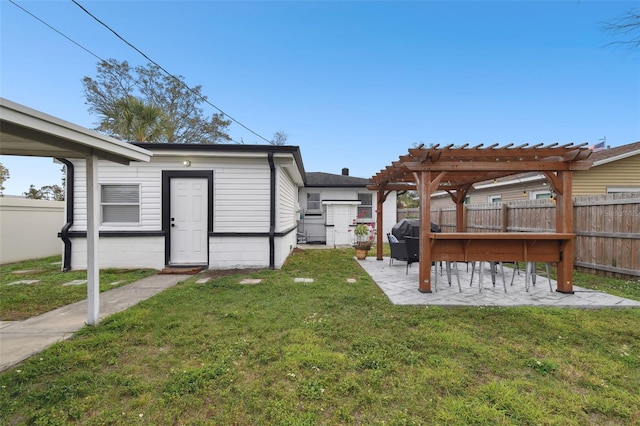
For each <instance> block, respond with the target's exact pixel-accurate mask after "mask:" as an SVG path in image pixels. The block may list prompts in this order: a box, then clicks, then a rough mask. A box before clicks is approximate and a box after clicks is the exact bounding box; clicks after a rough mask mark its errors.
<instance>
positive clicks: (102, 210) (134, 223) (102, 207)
mask: <svg viewBox="0 0 640 426" xmlns="http://www.w3.org/2000/svg"><path fill="white" fill-rule="evenodd" d="M117 186H120V187H129V188H130V189H133V188H136V190H137V192H138V200H137V201H136V202H133V201H131V200H125V201H122V202H118V201H109V202H105V201H104V190H105V188H108V187H117ZM110 206H125V207H126V206H129V207H130V206H135V207H136V208H137V216H138V217H137V220H136V221H132V220H129V221H124V220H123V221H112V222H106V221H105V219H104V218H105V216H106V214H105V208H106V209H108V208H109V207H110ZM100 223H101V224H102V225H106V226H110V225H112V226H113V225H115V226H122V225H125V226H137V225H140V184H137V183H134V184H127V183H103V184H101V185H100Z"/></svg>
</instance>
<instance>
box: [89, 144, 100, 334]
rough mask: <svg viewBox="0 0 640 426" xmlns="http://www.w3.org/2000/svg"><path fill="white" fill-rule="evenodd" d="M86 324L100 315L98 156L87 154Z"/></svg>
mask: <svg viewBox="0 0 640 426" xmlns="http://www.w3.org/2000/svg"><path fill="white" fill-rule="evenodd" d="M86 163H87V308H88V309H87V324H89V325H96V324H98V317H99V315H100V262H99V259H98V253H99V252H100V251H99V250H98V241H99V236H98V232H99V227H100V198H99V196H97V195H96V191H98V157H96V156H95V155H94V154H92V155H89V156H87V160H86Z"/></svg>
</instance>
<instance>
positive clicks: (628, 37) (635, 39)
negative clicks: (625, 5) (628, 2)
mask: <svg viewBox="0 0 640 426" xmlns="http://www.w3.org/2000/svg"><path fill="white" fill-rule="evenodd" d="M602 29H603V30H604V31H605V32H606V33H609V34H612V35H614V36H621V37H622V39H621V40H618V41H613V42H611V43H609V44H619V45H625V46H627V47H628V48H629V50H632V51H635V50H638V49H640V9H638V8H631V9H629V10H627V11H626V12H625V14H624V15H622V16H621V17H619V18H616V19H614V20H613V21H607V22H605V23H604V24H603V26H602Z"/></svg>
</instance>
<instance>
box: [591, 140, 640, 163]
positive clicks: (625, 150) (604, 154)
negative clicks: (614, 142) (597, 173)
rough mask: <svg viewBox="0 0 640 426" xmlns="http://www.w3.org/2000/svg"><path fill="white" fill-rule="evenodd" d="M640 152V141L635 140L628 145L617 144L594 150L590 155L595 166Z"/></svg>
mask: <svg viewBox="0 0 640 426" xmlns="http://www.w3.org/2000/svg"><path fill="white" fill-rule="evenodd" d="M638 154H640V142H634V143H630V144H627V145H622V146H616V147H614V148H609V149H603V150H600V151H594V152H592V153H591V155H590V156H589V160H591V161H593V163H594V166H595V165H599V164H603V163H608V162H609V161H615V160H618V159H619V157H626V156H630V155H638ZM596 163H597V164H596Z"/></svg>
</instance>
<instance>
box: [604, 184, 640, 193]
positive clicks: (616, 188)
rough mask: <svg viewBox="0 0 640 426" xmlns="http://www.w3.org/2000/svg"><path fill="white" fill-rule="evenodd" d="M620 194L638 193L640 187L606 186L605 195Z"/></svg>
mask: <svg viewBox="0 0 640 426" xmlns="http://www.w3.org/2000/svg"><path fill="white" fill-rule="evenodd" d="M621 192H640V186H607V194H619V193H621Z"/></svg>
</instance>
